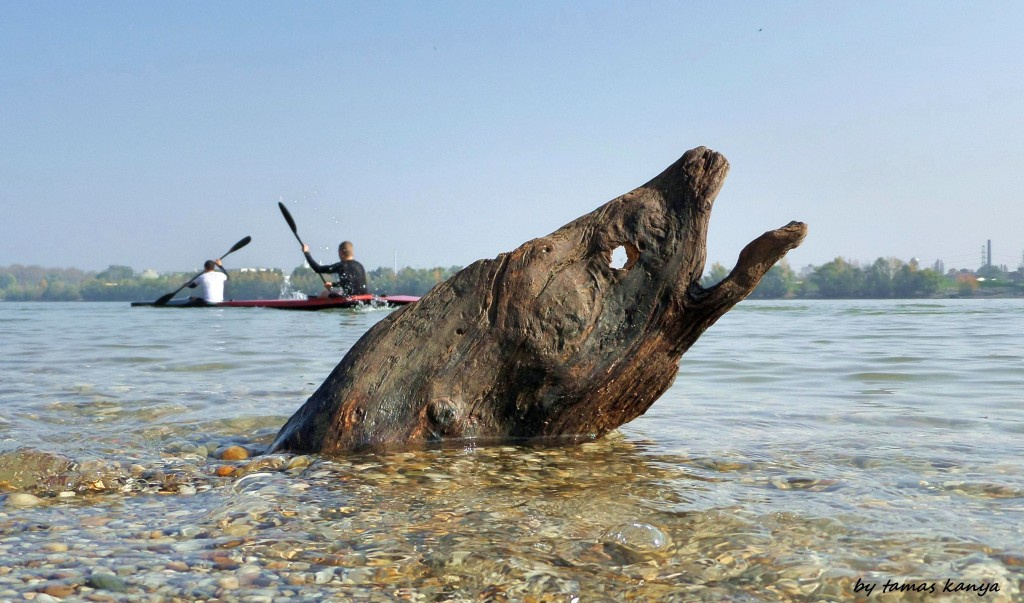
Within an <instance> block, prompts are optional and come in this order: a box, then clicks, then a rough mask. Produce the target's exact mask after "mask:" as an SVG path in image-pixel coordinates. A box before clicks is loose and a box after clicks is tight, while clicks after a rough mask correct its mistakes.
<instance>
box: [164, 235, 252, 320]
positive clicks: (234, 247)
mask: <svg viewBox="0 0 1024 603" xmlns="http://www.w3.org/2000/svg"><path fill="white" fill-rule="evenodd" d="M251 240H252V237H245V238H244V239H242V240H241V241H239V242H237V243H235V244H234V245H232V246H231V249H228V252H227V253H225V254H224V255H222V256H220V258H219V259H221V260H223V259H224V258H226V257H228V256H229V255H231V254H232V253H234V252H236V251H238V250H239V249H241V248H243V247H245V246H246V245H248V244H249V241H251ZM204 272H205V271H204ZM201 274H202V272H200V273H199V274H197V275H195V276H193V277H192V278H190V279H188V280H187V281H185V284H184V285H182V286H180V287H178V288H177V289H175V290H174V291H172V292H171V293H168V294H167V295H164V296H161V297H160V299H158V300H156V301H155V302H153V305H154V306H166V305H167V302H169V301H171V299H173V298H174V296H175V295H177V294H178V291H181V290H182V289H184V288H185V287H187V286H188V284H189V283H191V282H192V281H194V280H196V278H197V277H198V276H199V275H201Z"/></svg>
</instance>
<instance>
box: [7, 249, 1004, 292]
mask: <svg viewBox="0 0 1024 603" xmlns="http://www.w3.org/2000/svg"><path fill="white" fill-rule="evenodd" d="M459 269H460V267H458V266H450V267H447V268H442V267H436V268H408V267H406V268H402V269H401V270H399V271H398V272H397V273H396V272H395V271H394V270H393V269H391V268H376V269H374V270H370V271H369V272H368V273H367V280H368V281H369V282H368V285H369V287H370V290H371V291H372V292H374V293H377V294H379V295H423V294H425V293H426V292H427V291H429V290H430V289H431V288H432V287H434V286H435V285H436V284H438V283H440V282H442V281H444V280H446V279H447V278H448V277H450V276H451V275H453V274H455V273H456V272H458V270H459ZM729 271H730V269H728V268H726V267H725V266H723V265H722V264H718V263H716V264H713V265H712V266H711V269H710V270H709V271H708V272H707V273H706V274H705V276H704V278H703V279H702V280H701V284H702V285H703V286H705V287H711V286H713V285H714V284H715V283H718V282H719V281H721V280H722V279H723V278H725V277H726V276H728V274H729ZM228 273H229V275H230V277H231V279H230V281H228V284H227V288H226V290H225V295H226V296H227V297H228V298H231V299H276V298H279V297H295V296H300V295H305V294H315V293H317V292H319V291H320V290H321V289H322V288H323V282H322V281H321V280H320V277H319V276H317V275H316V273H314V272H313V271H312V270H310V269H309V268H308V267H306V266H299V267H298V268H295V269H294V270H292V272H291V273H290V274H287V275H286V274H285V273H284V271H282V270H280V269H276V268H274V269H259V270H252V269H250V270H229V271H228ZM193 276H195V273H194V272H191V273H186V272H176V273H170V274H156V273H154V272H152V271H145V272H142V273H136V272H135V271H134V270H133V269H132V268H130V267H128V266H110V267H109V268H107V269H106V270H103V271H101V272H84V271H82V270H78V269H76V268H42V267H39V266H22V265H19V264H15V265H11V266H7V267H0V300H5V301H139V300H153V299H156V298H158V297H160V296H161V295H164V294H165V293H170V292H171V291H174V290H175V289H177V288H178V287H180V286H181V285H182V284H184V283H185V282H186V281H187V280H188V279H190V278H192V277H193ZM328 280H329V279H328ZM190 291H191V290H190V289H188V288H186V289H184V290H183V291H182V292H181V293H179V294H178V295H179V297H185V296H187V295H188V293H189V292H190ZM983 295H990V296H994V295H1001V296H1007V295H1024V268H1021V269H1018V270H1016V271H1014V272H1010V271H1008V270H1007V269H1006V267H1005V266H985V267H983V268H980V269H978V270H973V271H971V270H959V271H955V270H950V271H948V272H946V273H944V274H942V273H940V272H939V271H938V270H935V269H934V268H921V267H920V266H919V265H918V263H917V262H916V261H913V260H912V261H910V262H903V261H901V260H898V259H895V258H888V259H886V258H879V259H877V260H875V261H874V262H873V263H871V264H868V265H863V266H862V265H860V264H859V263H857V262H854V261H850V260H846V259H844V258H841V257H839V258H836V259H834V260H832V261H831V262H828V263H826V264H823V265H821V266H807V267H805V268H803V269H802V270H800V271H799V272H797V271H794V270H793V269H792V268H791V267H790V266H789V264H787V263H786V262H785V261H783V262H780V263H779V264H777V265H776V266H774V267H772V269H771V270H769V271H768V273H767V274H766V275H765V276H764V278H763V279H762V280H761V283H760V284H759V285H758V287H757V289H755V290H754V292H753V293H752V294H751V295H750V297H751V298H752V299H785V298H804V299H835V298H843V299H857V298H862V299H885V298H927V297H971V296H983Z"/></svg>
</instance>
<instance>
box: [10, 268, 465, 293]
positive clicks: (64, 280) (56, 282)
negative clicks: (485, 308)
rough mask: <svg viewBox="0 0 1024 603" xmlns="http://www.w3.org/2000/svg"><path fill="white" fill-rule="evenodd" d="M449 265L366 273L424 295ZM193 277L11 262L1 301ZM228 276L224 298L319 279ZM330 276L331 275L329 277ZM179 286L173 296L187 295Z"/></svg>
mask: <svg viewBox="0 0 1024 603" xmlns="http://www.w3.org/2000/svg"><path fill="white" fill-rule="evenodd" d="M458 270H459V268H458V267H457V266H451V267H449V268H430V269H415V268H403V269H401V270H399V271H398V273H397V274H395V271H394V270H393V269H391V268H377V269H376V270H371V271H369V272H368V273H367V281H368V285H369V288H370V290H371V292H374V293H378V294H381V295H384V294H388V295H423V294H424V293H426V292H427V291H429V290H430V288H431V287H433V286H434V285H436V284H437V283H439V282H441V281H443V280H445V279H447V278H448V277H449V276H451V275H452V274H454V273H455V272H457V271H458ZM195 275H196V273H195V272H175V273H168V274H156V273H154V272H152V271H146V272H142V273H136V272H135V270H133V269H132V268H131V267H129V266H110V267H109V268H107V269H106V270H103V271H102V272H83V271H81V270H78V269H77V268H42V267H40V266H22V265H20V264H15V265H12V266H7V267H0V300H3V301H147V300H154V299H156V298H158V297H160V296H161V295H164V294H166V293H170V292H171V291H174V290H175V289H177V288H178V287H181V286H182V285H183V284H185V283H186V282H187V281H188V280H189V279H191V278H192V277H194V276H195ZM228 275H229V277H230V280H228V283H227V286H226V287H225V291H224V294H225V296H226V297H227V298H229V299H277V298H280V297H296V296H300V295H304V294H316V293H318V292H319V291H320V290H321V289H323V281H321V280H320V277H318V276H317V275H316V273H314V272H313V271H312V270H310V269H309V268H307V267H305V266H300V267H298V268H296V269H295V270H293V271H292V272H291V274H290V275H285V273H284V271H282V270H280V269H277V268H272V269H259V270H254V269H244V270H228ZM328 280H330V279H328ZM191 291H192V290H191V289H189V288H187V287H186V288H185V289H183V290H182V291H181V292H180V293H179V294H178V297H188V295H189V293H190V292H191Z"/></svg>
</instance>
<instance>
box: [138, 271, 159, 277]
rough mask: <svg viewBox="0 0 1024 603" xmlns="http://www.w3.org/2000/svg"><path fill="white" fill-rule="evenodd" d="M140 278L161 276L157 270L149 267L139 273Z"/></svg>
mask: <svg viewBox="0 0 1024 603" xmlns="http://www.w3.org/2000/svg"><path fill="white" fill-rule="evenodd" d="M139 278H144V279H154V278H160V274H159V273H158V272H157V271H156V270H153V269H152V268H147V269H145V270H143V271H142V272H141V273H140V274H139Z"/></svg>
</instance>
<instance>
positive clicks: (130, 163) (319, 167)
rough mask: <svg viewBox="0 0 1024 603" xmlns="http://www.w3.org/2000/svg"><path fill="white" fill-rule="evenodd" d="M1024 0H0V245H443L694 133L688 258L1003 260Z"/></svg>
mask: <svg viewBox="0 0 1024 603" xmlns="http://www.w3.org/2000/svg"><path fill="white" fill-rule="evenodd" d="M1022 25H1024V3H1021V2H1016V1H1014V2H1009V1H1007V2H988V1H977V2H975V1H971V2H968V1H964V2H948V1H943V0H928V1H901V2H888V1H885V2H880V1H873V0H864V1H860V0H858V1H856V2H830V1H825V0H820V1H819V0H815V1H810V2H803V1H788V2H758V1H743V2H739V1H722V2H707V1H700V2H696V1H694V2H690V1H674V2H645V1H631V2H610V1H600V0H597V1H587V2H571V1H556V2H550V1H546V0H545V1H534V0H524V1H522V2H504V3H500V2H475V1H465V2H462V1H447V0H438V1H432V2H413V1H408V2H395V1H379V2H346V1H341V0H338V1H331V2H308V1H299V2H266V1H252V2H250V1H246V2H233V1H224V2H205V1H204V2H188V1H182V2H134V1H133V2H105V1H97V2H70V1H69V2H50V1H39V2H0V210H2V219H0V266H6V265H9V264H35V265H41V266H45V267H60V268H71V267H74V268H80V269H83V270H103V269H105V268H106V267H108V266H110V265H127V266H131V267H133V268H134V269H136V270H139V271H141V270H144V269H149V268H152V269H155V270H157V271H161V272H163V271H190V270H195V269H197V268H198V267H200V266H201V263H202V262H203V260H205V259H208V258H215V257H219V256H220V255H221V254H223V253H224V252H226V251H227V250H228V249H229V248H230V247H231V246H232V244H234V243H235V242H236V241H238V240H239V239H241V238H242V237H244V236H246V235H249V236H252V238H253V242H252V243H251V244H250V245H249V246H248V247H246V248H244V249H242V250H240V251H238V252H236V253H235V254H234V255H233V256H232V257H231V258H229V259H227V260H225V265H226V266H227V267H228V268H237V267H272V268H283V269H285V270H289V271H290V270H291V269H292V268H294V267H295V266H298V265H300V264H301V263H302V262H303V259H302V256H301V255H300V251H299V245H298V242H297V241H296V240H295V237H294V236H293V234H292V232H291V230H290V229H289V228H288V225H287V224H286V222H285V221H284V219H283V218H282V216H281V213H280V212H279V210H278V207H277V204H278V202H282V203H285V204H286V205H287V207H288V208H289V210H290V211H291V213H292V215H293V216H294V218H295V221H296V224H297V227H298V232H299V235H300V236H301V237H302V239H303V240H304V241H305V242H306V243H308V244H309V245H310V247H312V248H313V255H314V256H315V257H316V258H317V259H318V260H320V261H322V262H326V261H333V260H334V258H336V257H337V256H336V251H335V250H336V248H337V244H338V243H339V242H340V241H341V240H343V239H349V240H351V241H353V242H354V243H355V247H356V254H357V258H358V259H360V260H361V261H362V262H363V264H364V265H366V266H367V268H370V269H372V268H375V267H378V266H393V265H395V264H397V265H398V266H399V267H402V266H413V267H418V268H428V267H433V266H453V265H458V266H465V265H468V264H469V263H471V262H473V261H475V260H477V259H481V258H493V257H495V256H497V255H498V254H499V253H502V252H505V251H510V250H512V249H514V248H516V247H517V246H519V245H520V244H521V243H523V242H525V241H527V240H530V239H532V238H535V237H539V236H543V235H546V234H548V233H550V232H553V231H554V230H557V229H558V228H559V227H561V226H562V225H563V224H565V223H567V222H569V221H571V220H573V219H575V218H576V217H578V216H581V215H583V214H586V213H588V212H590V211H592V210H593V209H595V208H596V207H598V206H599V205H601V204H603V203H605V202H606V201H608V200H610V199H613V198H615V197H617V196H619V195H621V194H623V193H626V192H628V191H630V190H632V189H633V188H635V187H637V186H640V185H641V184H643V183H645V182H647V181H648V180H650V179H651V178H652V177H654V176H655V175H657V174H658V173H660V172H661V171H662V170H663V169H664V168H665V167H667V166H668V165H670V164H671V163H672V162H674V161H675V160H676V159H678V158H679V157H680V156H681V155H682V154H683V153H684V152H685V151H686V150H688V149H691V148H694V147H698V146H707V147H710V148H712V149H714V150H716V151H718V152H720V153H722V154H723V155H725V157H726V158H727V159H728V160H729V162H730V165H731V169H730V172H729V176H728V178H727V179H726V182H725V186H724V187H723V189H722V191H721V193H720V194H719V196H718V199H717V201H716V202H715V207H714V211H713V213H712V218H711V227H710V230H709V234H708V267H709V268H710V266H711V264H712V263H715V262H717V263H721V264H723V265H724V266H727V267H728V266H732V265H733V264H734V263H735V260H736V257H737V255H738V253H739V251H740V250H741V249H742V248H743V246H744V245H745V244H746V243H747V242H749V241H750V240H752V239H753V238H755V237H757V236H758V235H760V234H761V233H762V232H764V231H767V230H771V229H773V228H777V227H779V226H782V225H784V224H786V223H787V222H789V221H790V220H800V221H803V222H806V223H807V224H808V227H809V234H808V237H807V239H806V241H805V242H804V244H803V245H802V246H801V247H799V248H798V249H796V250H794V251H792V252H791V253H790V254H789V256H788V261H789V263H790V265H791V266H793V267H794V268H800V267H804V266H808V265H815V266H816V265H821V264H824V263H826V262H829V261H831V260H833V259H835V258H836V257H844V258H847V259H850V260H854V261H859V262H861V263H870V262H872V261H874V259H876V258H878V257H887V258H888V257H894V258H897V259H901V260H904V261H909V260H910V259H912V258H917V259H918V260H919V261H920V262H921V263H922V264H923V265H927V266H930V265H932V264H933V263H934V262H935V261H936V260H942V261H943V262H944V264H945V267H946V269H949V268H953V267H967V268H976V267H978V266H980V265H981V262H982V249H983V248H984V246H985V244H986V241H988V240H991V241H992V247H993V261H994V262H995V263H997V264H1006V265H1008V266H1009V267H1010V269H1015V268H1016V267H1017V266H1018V265H1019V264H1020V263H1021V261H1022V256H1024V202H1022V199H1021V198H1020V196H1021V191H1024V35H1022V34H1021V27H1022Z"/></svg>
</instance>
